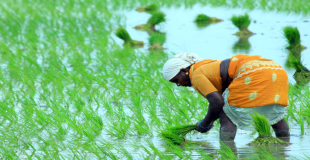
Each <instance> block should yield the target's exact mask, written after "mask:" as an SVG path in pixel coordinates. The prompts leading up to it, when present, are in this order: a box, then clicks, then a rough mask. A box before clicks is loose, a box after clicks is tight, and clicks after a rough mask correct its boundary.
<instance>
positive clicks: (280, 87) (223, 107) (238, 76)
mask: <svg viewBox="0 0 310 160" xmlns="http://www.w3.org/2000/svg"><path fill="white" fill-rule="evenodd" d="M163 76H164V78H165V79H166V80H168V81H170V82H172V83H175V84H176V85H178V86H185V87H193V88H194V89H195V90H196V91H198V93H199V94H201V95H202V96H203V97H205V98H206V99H207V100H208V102H209V108H208V112H207V114H206V116H205V118H204V119H202V120H201V121H199V122H197V128H196V130H197V131H199V132H201V133H205V132H207V131H209V130H210V129H211V128H212V124H213V122H214V121H215V120H217V119H218V118H219V119H220V126H221V127H220V139H221V140H222V141H229V140H234V138H235V136H236V131H237V127H238V128H239V129H245V130H246V129H249V128H251V127H253V126H252V118H251V114H253V113H254V112H257V113H259V114H263V115H265V116H266V118H267V119H268V120H269V123H270V125H271V126H272V128H273V129H274V131H275V134H276V136H277V137H289V135H290V132H289V127H288V125H287V123H286V121H285V120H284V119H283V118H284V117H285V116H286V115H287V109H286V106H287V104H288V86H289V84H288V76H287V73H286V71H285V70H284V69H283V68H282V67H281V66H280V65H279V64H277V63H276V62H274V61H272V60H271V59H266V58H262V57H261V56H259V55H241V54H239V55H236V56H233V57H231V58H229V59H225V60H211V59H205V60H203V59H201V58H199V57H198V55H196V54H193V53H191V54H187V53H185V52H183V53H180V54H178V55H175V57H174V58H171V59H169V60H168V61H167V62H166V63H165V64H164V66H163Z"/></svg>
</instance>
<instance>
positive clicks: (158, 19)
mask: <svg viewBox="0 0 310 160" xmlns="http://www.w3.org/2000/svg"><path fill="white" fill-rule="evenodd" d="M165 16H166V15H165V14H164V13H162V12H155V13H153V14H152V16H151V17H150V18H149V19H148V21H147V23H146V24H141V25H137V26H135V27H134V28H135V29H136V30H142V31H150V30H153V31H155V25H157V24H159V23H162V22H165V21H166V19H165Z"/></svg>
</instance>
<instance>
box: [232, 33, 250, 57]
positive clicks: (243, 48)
mask: <svg viewBox="0 0 310 160" xmlns="http://www.w3.org/2000/svg"><path fill="white" fill-rule="evenodd" d="M232 49H233V52H234V53H245V54H249V53H250V49H251V43H250V42H249V37H239V40H238V41H237V42H236V43H235V44H234V46H233V48H232Z"/></svg>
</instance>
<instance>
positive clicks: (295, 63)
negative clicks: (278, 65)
mask: <svg viewBox="0 0 310 160" xmlns="http://www.w3.org/2000/svg"><path fill="white" fill-rule="evenodd" d="M293 53H295V52H290V54H289V58H288V60H289V63H290V66H292V67H293V68H294V69H296V72H295V73H294V75H293V77H294V79H295V80H296V82H297V83H298V84H301V83H307V82H309V81H310V71H309V69H308V68H306V67H305V66H304V65H303V64H302V63H301V60H300V56H298V58H297V57H295V56H294V55H295V54H293Z"/></svg>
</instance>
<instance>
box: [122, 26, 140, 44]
mask: <svg viewBox="0 0 310 160" xmlns="http://www.w3.org/2000/svg"><path fill="white" fill-rule="evenodd" d="M116 36H117V37H118V38H120V39H122V40H124V45H125V46H130V47H143V46H144V42H143V41H136V40H132V39H131V37H130V35H129V33H128V32H127V31H126V30H125V29H124V28H123V27H119V28H118V29H117V31H116Z"/></svg>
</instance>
